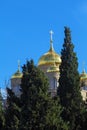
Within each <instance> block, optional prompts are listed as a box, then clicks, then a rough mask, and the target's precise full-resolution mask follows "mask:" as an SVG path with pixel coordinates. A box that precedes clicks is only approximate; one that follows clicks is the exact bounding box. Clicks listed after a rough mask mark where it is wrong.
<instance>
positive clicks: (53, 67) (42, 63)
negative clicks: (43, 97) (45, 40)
mask: <svg viewBox="0 0 87 130" xmlns="http://www.w3.org/2000/svg"><path fill="white" fill-rule="evenodd" d="M52 35H53V31H50V49H49V51H48V52H47V53H45V54H44V55H42V56H41V57H40V59H39V61H38V67H39V68H40V69H41V70H42V71H43V72H44V73H45V74H46V76H47V77H48V80H49V90H48V91H49V92H50V93H51V96H55V95H56V94H57V87H58V80H59V76H60V71H59V66H60V64H61V57H60V55H59V54H57V53H56V52H55V50H54V48H53V39H52Z"/></svg>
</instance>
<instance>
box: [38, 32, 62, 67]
mask: <svg viewBox="0 0 87 130" xmlns="http://www.w3.org/2000/svg"><path fill="white" fill-rule="evenodd" d="M50 34H51V38H50V49H49V51H48V52H47V53H45V54H44V55H43V56H41V57H40V59H39V61H38V66H42V65H53V64H54V62H55V64H56V65H58V64H60V63H61V57H60V55H58V54H57V53H56V52H55V51H54V48H53V40H52V34H53V32H52V31H50Z"/></svg>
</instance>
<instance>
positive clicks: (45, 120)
mask: <svg viewBox="0 0 87 130" xmlns="http://www.w3.org/2000/svg"><path fill="white" fill-rule="evenodd" d="M21 92H22V94H21V101H22V106H21V119H20V129H25V130H28V129H29V130H38V129H40V130H47V129H48V130H51V129H52V130H53V129H55V130H67V125H66V123H64V122H63V120H62V118H61V117H60V113H61V111H62V108H61V106H60V105H59V101H58V99H55V100H54V99H52V97H51V95H49V94H48V79H47V78H46V76H45V75H44V73H43V72H42V71H41V70H39V69H38V68H37V67H36V66H35V65H34V62H33V60H31V61H27V63H26V64H25V65H24V66H23V78H22V83H21ZM63 128H64V129H63Z"/></svg>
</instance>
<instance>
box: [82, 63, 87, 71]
mask: <svg viewBox="0 0 87 130" xmlns="http://www.w3.org/2000/svg"><path fill="white" fill-rule="evenodd" d="M82 73H86V71H85V62H83V71H82Z"/></svg>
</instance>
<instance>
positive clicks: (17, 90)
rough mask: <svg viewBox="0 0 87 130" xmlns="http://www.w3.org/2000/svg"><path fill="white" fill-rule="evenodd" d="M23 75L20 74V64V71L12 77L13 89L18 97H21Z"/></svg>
mask: <svg viewBox="0 0 87 130" xmlns="http://www.w3.org/2000/svg"><path fill="white" fill-rule="evenodd" d="M22 76H23V75H22V73H21V72H20V63H18V70H17V71H16V72H15V73H14V74H13V75H12V77H11V89H12V91H13V92H14V93H15V95H16V96H18V97H19V96H20V84H21V78H22Z"/></svg>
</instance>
